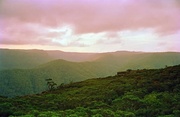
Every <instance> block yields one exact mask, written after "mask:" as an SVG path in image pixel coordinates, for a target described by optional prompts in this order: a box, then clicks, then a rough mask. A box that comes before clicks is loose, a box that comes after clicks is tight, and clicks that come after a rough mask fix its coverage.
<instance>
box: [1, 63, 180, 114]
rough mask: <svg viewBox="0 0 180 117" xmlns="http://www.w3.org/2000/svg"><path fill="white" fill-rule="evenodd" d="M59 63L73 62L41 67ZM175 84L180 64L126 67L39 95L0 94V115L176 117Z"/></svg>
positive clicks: (178, 91) (178, 97)
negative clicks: (134, 68) (128, 68)
mask: <svg viewBox="0 0 180 117" xmlns="http://www.w3.org/2000/svg"><path fill="white" fill-rule="evenodd" d="M62 62H63V64H69V65H70V64H73V63H66V61H62V60H58V61H54V62H53V63H48V64H46V65H43V66H41V67H42V69H45V68H46V67H48V68H50V67H51V65H52V66H54V67H57V68H58V64H61V65H62ZM55 63H58V64H55ZM76 64H78V63H76ZM41 67H40V68H41ZM79 67H80V66H79ZM38 69H39V68H38ZM50 69H51V68H50ZM73 70H74V69H73ZM37 78H38V77H37ZM7 83H8V82H7ZM22 83H23V82H22ZM179 84H180V65H177V66H172V67H166V68H164V69H140V70H127V71H123V72H119V75H114V76H109V77H106V78H94V79H88V80H85V81H82V82H76V83H70V84H64V85H60V86H58V88H57V89H54V90H51V91H44V92H43V93H41V94H34V95H26V96H21V97H15V98H5V97H0V116H9V115H13V116H25V117H26V116H28V117H34V116H36V117H42V116H43V117H51V116H54V117H80V116H81V117H179V116H180V110H179V109H180V85H179ZM27 87H28V86H27Z"/></svg>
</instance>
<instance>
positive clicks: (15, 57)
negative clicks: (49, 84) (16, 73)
mask: <svg viewBox="0 0 180 117" xmlns="http://www.w3.org/2000/svg"><path fill="white" fill-rule="evenodd" d="M51 60H54V59H53V58H52V57H50V56H49V55H48V54H47V53H46V52H45V51H43V50H9V49H0V70H4V69H15V68H21V69H27V68H33V67H35V66H38V65H41V64H44V63H46V62H49V61H51Z"/></svg>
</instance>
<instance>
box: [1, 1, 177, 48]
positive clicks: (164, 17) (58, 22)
mask: <svg viewBox="0 0 180 117" xmlns="http://www.w3.org/2000/svg"><path fill="white" fill-rule="evenodd" d="M179 14H180V2H179V0H136V1H135V0H103V1H99V0H76V1H73V0H1V2H0V27H1V30H0V43H1V44H20V45H21V44H41V45H49V44H51V45H58V46H73V45H74V46H79V47H84V46H90V45H93V44H100V43H101V44H117V43H121V42H122V39H121V36H119V35H118V33H117V32H123V31H126V30H131V31H135V30H139V29H153V30H154V33H156V34H157V35H160V36H165V35H171V34H174V33H177V32H178V31H179V30H180V24H179V21H180V15H179ZM67 25H69V26H70V28H71V30H72V33H71V34H69V35H68V34H67V32H66V31H63V30H61V31H58V30H59V29H63V28H64V27H66V26H67ZM49 29H55V30H56V29H57V31H50V30H49ZM102 33H103V34H102ZM95 35H96V36H95Z"/></svg>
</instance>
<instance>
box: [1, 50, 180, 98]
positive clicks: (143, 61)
mask: <svg viewBox="0 0 180 117" xmlns="http://www.w3.org/2000/svg"><path fill="white" fill-rule="evenodd" d="M35 52H37V50H36V51H35ZM40 52H41V51H40ZM43 52H44V51H43ZM43 52H41V53H43ZM37 55H38V56H41V55H43V54H39V52H38V54H37ZM44 55H46V57H47V56H48V55H47V54H44ZM22 56H23V55H22ZM41 57H42V56H41ZM41 57H40V58H41ZM12 58H13V57H12ZM32 58H33V57H32ZM32 58H31V60H32ZM45 59H46V58H45ZM46 60H47V59H46ZM48 60H50V59H48ZM41 62H42V61H41ZM41 62H40V63H41ZM17 63H18V61H17ZM25 63H26V62H25ZM30 63H31V62H30ZM26 64H27V65H28V63H26ZM32 64H33V62H32ZM38 64H39V63H38ZM177 64H180V53H173V52H167V53H142V52H112V53H101V54H99V55H98V58H96V59H95V60H94V61H86V62H70V61H66V60H62V59H58V60H53V61H50V62H48V63H45V64H42V65H39V66H36V67H34V68H31V69H7V70H1V71H0V86H1V88H0V94H1V95H3V96H8V97H12V96H19V95H27V94H34V93H39V92H42V91H44V90H46V89H47V85H46V81H45V79H48V78H51V79H53V80H54V81H55V82H56V83H57V84H58V85H60V84H61V83H69V82H77V81H83V80H86V79H89V78H97V77H105V76H109V75H114V74H116V73H117V71H123V70H127V69H144V68H146V69H147V68H151V69H152V68H153V69H154V68H164V67H165V66H172V65H177Z"/></svg>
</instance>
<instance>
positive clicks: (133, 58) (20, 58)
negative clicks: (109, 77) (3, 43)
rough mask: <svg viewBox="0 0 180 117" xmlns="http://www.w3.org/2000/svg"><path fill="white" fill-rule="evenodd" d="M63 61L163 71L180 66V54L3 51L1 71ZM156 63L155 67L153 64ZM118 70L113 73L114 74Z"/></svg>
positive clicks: (0, 64)
mask: <svg viewBox="0 0 180 117" xmlns="http://www.w3.org/2000/svg"><path fill="white" fill-rule="evenodd" d="M57 59H63V60H66V61H71V62H96V63H98V64H105V66H106V65H108V66H109V65H110V66H113V68H120V69H119V70H126V69H127V68H131V69H141V68H162V67H164V66H165V65H177V64H179V63H180V53H178V52H159V53H145V52H128V51H117V52H107V53H78V52H63V51H54V50H51V51H50V50H11V49H0V70H6V69H32V68H35V67H37V66H39V65H42V64H45V63H48V62H50V61H54V60H57ZM151 63H152V64H151ZM115 72H117V70H116V71H114V72H113V73H112V74H114V73H115Z"/></svg>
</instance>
